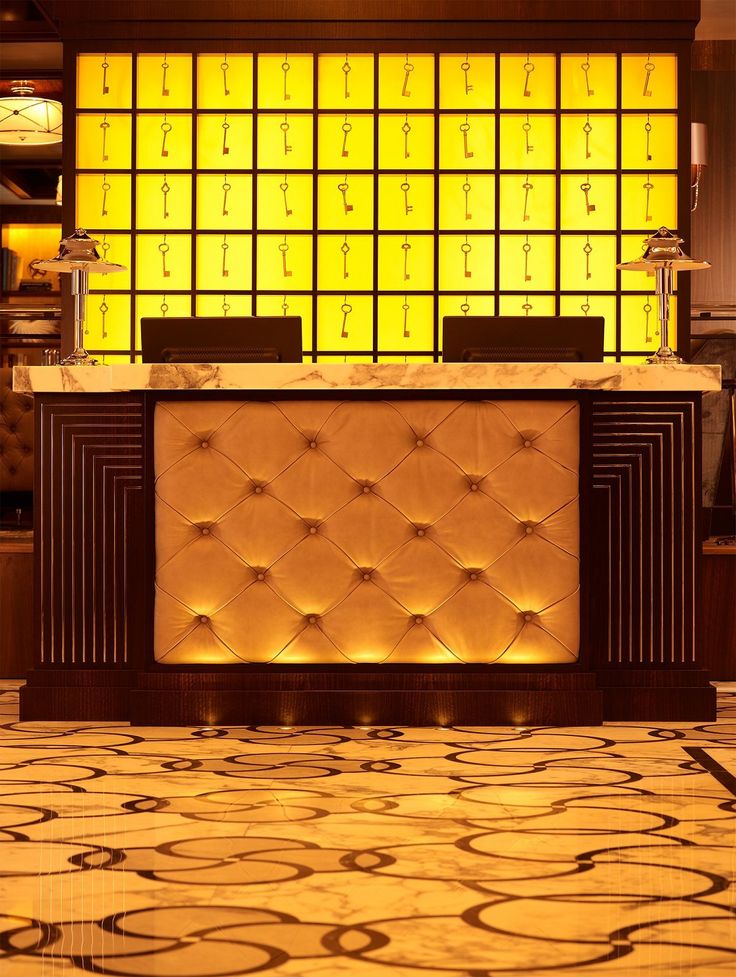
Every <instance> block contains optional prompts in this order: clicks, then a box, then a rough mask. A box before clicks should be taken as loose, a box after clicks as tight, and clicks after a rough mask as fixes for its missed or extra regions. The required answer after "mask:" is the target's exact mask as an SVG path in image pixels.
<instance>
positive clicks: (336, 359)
mask: <svg viewBox="0 0 736 977" xmlns="http://www.w3.org/2000/svg"><path fill="white" fill-rule="evenodd" d="M317 362H318V363H372V362H373V356H372V355H371V354H370V353H367V354H363V355H360V356H353V355H351V354H349V353H342V354H340V355H337V356H335V355H334V354H329V355H327V356H324V355H323V356H318V357H317Z"/></svg>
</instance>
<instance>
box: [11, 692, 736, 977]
mask: <svg viewBox="0 0 736 977" xmlns="http://www.w3.org/2000/svg"><path fill="white" fill-rule="evenodd" d="M16 689H17V683H7V682H6V683H5V684H4V685H3V686H2V687H0V708H2V712H3V716H2V717H1V719H0V721H1V723H2V725H0V781H1V783H2V786H1V788H0V790H1V791H2V794H3V796H2V798H0V800H1V801H2V805H1V807H0V814H1V817H2V825H1V826H0V828H1V830H0V906H1V908H2V916H1V917H0V955H2V956H0V972H2V973H3V974H4V975H6V977H26V975H27V977H57V975H66V974H69V973H80V972H84V971H86V972H90V973H97V974H110V975H112V974H115V975H128V974H131V975H132V974H146V975H171V977H173V975H179V977H200V975H202V977H204V975H206V977H215V975H243V974H251V973H259V974H265V975H266V977H271V975H283V977H287V975H288V977H345V975H351V977H352V975H355V977H461V975H463V977H510V975H524V977H542V975H556V977H562V975H578V974H580V975H591V977H593V975H601V977H603V975H606V974H610V975H615V977H636V975H647V977H684V975H687V977H725V975H734V974H736V932H735V931H734V913H735V911H736V895H735V893H734V874H735V870H736V833H735V827H734V826H735V825H736V797H735V796H734V790H736V685H734V686H722V687H721V689H720V713H719V720H718V722H717V723H714V724H707V725H700V726H698V725H692V724H671V725H665V726H662V727H660V726H649V725H645V724H637V725H625V724H609V725H607V726H604V727H598V728H586V729H581V728H576V729H559V728H545V729H531V730H514V729H510V728H487V729H466V728H454V729H408V728H398V729H384V728H381V729H378V728H376V729H358V728H350V729H342V728H340V729H337V728H319V729H279V728H265V727H260V728H254V727H237V728H223V729H220V728H217V729H189V728H145V729H144V728H131V727H129V726H126V725H110V724H91V723H77V724H69V723H39V722H34V723H24V724H20V723H18V722H17V691H16Z"/></svg>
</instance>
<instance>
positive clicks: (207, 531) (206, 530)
mask: <svg viewBox="0 0 736 977" xmlns="http://www.w3.org/2000/svg"><path fill="white" fill-rule="evenodd" d="M209 534H210V531H209V529H208V528H207V527H206V526H202V535H203V536H209Z"/></svg>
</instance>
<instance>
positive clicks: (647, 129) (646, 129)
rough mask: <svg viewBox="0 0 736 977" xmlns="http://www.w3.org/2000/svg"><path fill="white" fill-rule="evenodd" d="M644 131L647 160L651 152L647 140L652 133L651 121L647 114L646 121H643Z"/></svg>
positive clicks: (649, 158)
mask: <svg viewBox="0 0 736 977" xmlns="http://www.w3.org/2000/svg"><path fill="white" fill-rule="evenodd" d="M644 132H646V134H647V159H648V160H651V158H652V154H651V151H650V148H651V147H650V145H649V140H650V138H651V135H652V123H651V122H650V121H649V116H648V115H647V121H646V122H645V123H644Z"/></svg>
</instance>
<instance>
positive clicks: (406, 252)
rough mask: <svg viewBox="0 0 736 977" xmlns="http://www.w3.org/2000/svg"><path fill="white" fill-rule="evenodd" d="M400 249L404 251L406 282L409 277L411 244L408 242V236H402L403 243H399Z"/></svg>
mask: <svg viewBox="0 0 736 977" xmlns="http://www.w3.org/2000/svg"><path fill="white" fill-rule="evenodd" d="M401 250H402V251H403V252H404V281H405V282H408V281H409V279H410V278H411V275H410V274H409V252H410V251H411V245H410V244H409V239H408V237H404V243H403V244H402V245H401Z"/></svg>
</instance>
